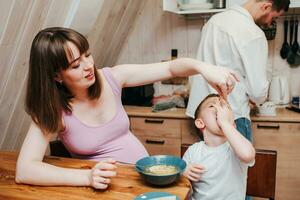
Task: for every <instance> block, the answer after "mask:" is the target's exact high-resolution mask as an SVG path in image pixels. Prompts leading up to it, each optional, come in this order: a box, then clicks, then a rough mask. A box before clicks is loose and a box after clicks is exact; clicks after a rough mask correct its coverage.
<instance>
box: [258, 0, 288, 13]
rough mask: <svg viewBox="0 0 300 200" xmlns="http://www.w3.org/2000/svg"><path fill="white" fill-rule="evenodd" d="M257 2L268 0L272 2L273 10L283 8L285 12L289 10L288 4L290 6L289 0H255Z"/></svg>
mask: <svg viewBox="0 0 300 200" xmlns="http://www.w3.org/2000/svg"><path fill="white" fill-rule="evenodd" d="M256 1H257V2H260V1H269V2H272V4H273V6H272V8H273V10H276V11H277V12H279V11H281V10H284V11H285V12H287V11H288V10H289V6H290V0H256Z"/></svg>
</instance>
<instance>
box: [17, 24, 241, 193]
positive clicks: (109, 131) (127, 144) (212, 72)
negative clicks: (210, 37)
mask: <svg viewBox="0 0 300 200" xmlns="http://www.w3.org/2000/svg"><path fill="white" fill-rule="evenodd" d="M197 73H201V74H202V75H203V76H204V77H205V78H206V80H207V81H208V82H209V83H211V85H212V86H213V87H215V88H216V89H217V90H218V91H219V92H220V94H222V95H224V96H226V95H227V93H229V92H231V90H232V89H233V85H234V83H235V81H237V80H238V79H237V77H236V74H235V73H234V72H232V71H230V70H227V69H225V68H223V67H216V66H212V65H208V64H205V63H202V62H199V61H197V60H193V59H189V58H181V59H177V60H173V61H169V62H164V63H153V64H145V65H138V64H137V65H119V66H115V67H112V68H103V69H100V70H97V69H96V67H95V65H94V60H93V58H92V56H91V53H90V52H89V44H88V42H87V39H86V38H85V37H84V36H82V35H81V34H80V33H78V32H76V31H74V30H71V29H67V28H58V27H55V28H47V29H44V30H42V31H40V32H39V33H38V34H37V35H36V37H35V38H34V40H33V43H32V47H31V52H30V61H29V76H28V85H27V95H26V111H27V113H28V114H29V115H30V116H31V118H32V120H33V122H32V124H31V126H30V129H29V131H28V133H27V136H26V138H25V140H24V143H23V146H22V148H21V151H20V154H19V158H18V161H17V171H16V182H18V183H28V184H36V185H73V186H75V185H76V186H92V187H94V188H97V189H105V188H107V187H108V185H109V183H110V181H111V178H112V177H114V176H116V171H115V169H116V165H115V163H116V161H120V162H126V163H135V162H136V161H137V160H138V159H140V158H142V157H144V156H147V155H148V153H147V151H146V150H145V148H144V147H143V145H142V144H141V143H140V142H139V141H138V139H137V138H136V137H135V136H134V135H133V134H132V133H131V132H130V131H129V120H128V117H127V115H126V112H125V111H124V108H123V106H122V104H121V88H122V87H132V86H138V85H144V84H148V83H151V82H155V81H159V80H164V79H169V78H171V77H176V76H189V75H193V74H197ZM199 92H200V91H199ZM56 133H58V136H59V137H60V139H61V140H62V142H63V143H64V145H65V146H66V148H67V149H68V150H69V151H70V152H71V154H72V155H73V156H74V157H78V158H82V159H91V160H96V161H99V163H98V164H97V165H95V167H93V168H92V169H91V170H89V169H87V170H79V169H67V168H61V167H56V166H53V165H49V164H47V163H44V162H43V157H44V154H45V151H46V148H47V145H48V143H49V140H50V139H51V137H52V136H53V135H55V134H56Z"/></svg>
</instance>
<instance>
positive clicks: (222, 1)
mask: <svg viewBox="0 0 300 200" xmlns="http://www.w3.org/2000/svg"><path fill="white" fill-rule="evenodd" d="M213 2H214V8H217V9H222V8H225V6H226V0H214V1H213Z"/></svg>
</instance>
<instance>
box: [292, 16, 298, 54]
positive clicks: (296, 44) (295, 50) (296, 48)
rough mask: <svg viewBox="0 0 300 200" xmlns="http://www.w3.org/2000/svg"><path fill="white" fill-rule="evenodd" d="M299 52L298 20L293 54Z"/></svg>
mask: <svg viewBox="0 0 300 200" xmlns="http://www.w3.org/2000/svg"><path fill="white" fill-rule="evenodd" d="M298 50H299V43H298V19H297V20H296V21H295V40H294V43H293V45H292V51H293V53H297V51H298Z"/></svg>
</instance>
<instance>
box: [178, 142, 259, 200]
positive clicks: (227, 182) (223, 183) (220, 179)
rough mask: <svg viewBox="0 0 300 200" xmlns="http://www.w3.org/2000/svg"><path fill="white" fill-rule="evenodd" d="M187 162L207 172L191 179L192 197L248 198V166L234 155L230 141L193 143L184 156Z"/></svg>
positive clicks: (213, 199) (198, 199)
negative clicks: (198, 165) (216, 144)
mask: <svg viewBox="0 0 300 200" xmlns="http://www.w3.org/2000/svg"><path fill="white" fill-rule="evenodd" d="M183 160H185V161H186V163H187V164H201V165H203V166H204V167H205V172H204V174H203V175H202V178H201V179H200V181H199V182H192V186H193V194H192V200H245V196H246V185H247V172H248V166H253V165H254V161H253V162H251V163H250V164H245V163H243V162H241V161H240V160H239V159H238V157H237V156H236V155H235V153H234V151H233V149H232V148H231V146H230V144H229V142H225V143H224V144H222V145H219V146H217V147H209V146H207V145H205V143H204V142H203V141H201V142H198V143H195V144H193V145H192V146H190V147H189V148H188V150H187V151H186V152H185V154H184V156H183Z"/></svg>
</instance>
